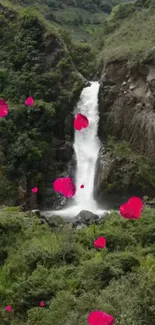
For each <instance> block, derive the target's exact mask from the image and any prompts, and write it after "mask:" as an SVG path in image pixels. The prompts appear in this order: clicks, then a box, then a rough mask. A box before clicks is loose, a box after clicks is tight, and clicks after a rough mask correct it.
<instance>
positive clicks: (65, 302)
mask: <svg viewBox="0 0 155 325" xmlns="http://www.w3.org/2000/svg"><path fill="white" fill-rule="evenodd" d="M154 218H155V210H153V209H148V208H145V209H144V211H143V213H142V217H141V218H140V219H139V220H126V219H123V218H122V217H121V216H119V214H118V213H117V212H112V213H111V214H110V215H109V216H105V217H104V218H103V219H102V220H101V224H100V225H92V226H90V227H86V228H83V229H81V230H73V229H72V227H71V225H69V224H64V223H63V221H62V223H61V225H60V226H59V227H58V228H53V229H50V228H49V227H48V226H47V225H45V224H41V223H40V221H39V219H38V218H36V217H34V216H32V214H31V213H25V214H23V213H22V212H20V211H18V209H17V208H16V209H15V208H9V209H8V208H5V209H1V210H0V232H1V236H0V244H1V245H0V247H1V248H0V257H1V258H0V262H1V265H0V299H1V305H0V319H1V324H2V325H51V324H55V325H66V324H73V323H74V324H75V325H79V323H80V324H81V325H87V316H88V314H89V312H91V311H92V310H93V309H96V308H97V309H101V310H104V311H105V312H107V313H111V314H112V315H113V316H114V317H115V319H116V322H115V323H116V324H117V325H124V324H126V325H143V324H145V325H150V324H154V321H155V298H154V288H155V278H154V268H155V243H154V242H155V224H154ZM99 235H103V236H105V237H106V238H107V248H106V249H103V250H96V249H95V248H94V247H93V241H94V240H95V239H96V238H97V237H98V236H99ZM41 300H43V301H45V303H46V308H41V307H39V303H40V301H41ZM6 305H11V306H12V307H13V312H12V313H8V312H7V311H5V306H6Z"/></svg>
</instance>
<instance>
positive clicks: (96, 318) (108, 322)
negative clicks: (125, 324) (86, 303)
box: [88, 310, 114, 325]
mask: <svg viewBox="0 0 155 325" xmlns="http://www.w3.org/2000/svg"><path fill="white" fill-rule="evenodd" d="M88 324H89V325H114V317H113V316H111V315H108V314H106V313H104V312H103V311H100V310H95V311H93V312H91V313H90V314H89V316H88Z"/></svg>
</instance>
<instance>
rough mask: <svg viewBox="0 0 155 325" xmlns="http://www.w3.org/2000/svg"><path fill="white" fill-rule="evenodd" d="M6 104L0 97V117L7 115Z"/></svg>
mask: <svg viewBox="0 0 155 325" xmlns="http://www.w3.org/2000/svg"><path fill="white" fill-rule="evenodd" d="M8 112H9V110H8V104H7V103H6V102H5V101H4V99H2V98H0V117H5V116H6V115H8Z"/></svg>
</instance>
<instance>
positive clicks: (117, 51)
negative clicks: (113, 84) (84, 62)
mask: <svg viewBox="0 0 155 325" xmlns="http://www.w3.org/2000/svg"><path fill="white" fill-rule="evenodd" d="M154 19H155V5H154V1H151V0H149V1H137V2H135V3H125V4H121V5H119V6H116V7H115V8H114V9H113V11H112V13H111V15H110V16H109V17H108V19H107V21H106V22H105V23H104V24H103V26H102V27H100V28H99V30H97V31H96V35H95V38H96V37H98V41H97V43H96V44H97V46H99V47H100V48H101V49H102V50H101V53H100V55H99V61H100V60H103V61H104V62H108V61H110V60H117V59H128V60H130V61H131V60H132V61H133V60H138V61H140V60H143V59H146V58H147V57H148V56H149V57H150V56H151V55H152V56H153V55H154V35H155V25H154Z"/></svg>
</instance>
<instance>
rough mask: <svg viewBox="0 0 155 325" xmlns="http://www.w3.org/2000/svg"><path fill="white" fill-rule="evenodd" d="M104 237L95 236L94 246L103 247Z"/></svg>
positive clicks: (104, 244)
mask: <svg viewBox="0 0 155 325" xmlns="http://www.w3.org/2000/svg"><path fill="white" fill-rule="evenodd" d="M106 242H107V241H106V238H105V237H102V236H100V237H99V238H97V239H96V240H95V241H94V246H95V247H96V248H104V247H105V246H106Z"/></svg>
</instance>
